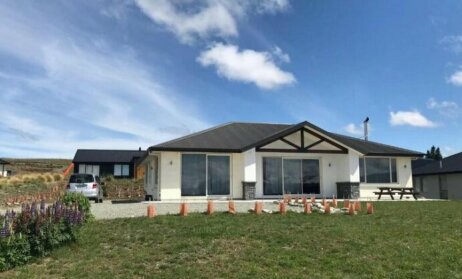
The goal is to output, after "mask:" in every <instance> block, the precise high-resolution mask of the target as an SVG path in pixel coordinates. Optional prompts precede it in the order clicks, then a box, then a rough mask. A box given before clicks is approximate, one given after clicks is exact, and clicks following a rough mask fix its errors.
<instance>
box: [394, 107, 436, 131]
mask: <svg viewBox="0 0 462 279" xmlns="http://www.w3.org/2000/svg"><path fill="white" fill-rule="evenodd" d="M390 124H391V125H392V126H404V125H408V126H414V127H421V128H434V127H438V124H437V123H435V122H433V121H431V120H429V119H427V118H426V117H425V116H423V115H422V114H421V113H420V112H418V111H417V110H414V111H397V112H390Z"/></svg>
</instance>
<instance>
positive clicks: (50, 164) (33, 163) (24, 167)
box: [5, 158, 72, 175]
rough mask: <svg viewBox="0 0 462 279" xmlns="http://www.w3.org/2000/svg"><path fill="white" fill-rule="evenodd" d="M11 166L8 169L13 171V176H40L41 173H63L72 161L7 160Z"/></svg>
mask: <svg viewBox="0 0 462 279" xmlns="http://www.w3.org/2000/svg"><path fill="white" fill-rule="evenodd" d="M5 160H6V161H8V162H10V163H11V165H7V166H6V169H8V170H11V171H13V175H24V174H39V173H62V172H63V171H64V170H65V169H66V168H67V166H69V164H71V163H72V160H71V159H14V158H5Z"/></svg>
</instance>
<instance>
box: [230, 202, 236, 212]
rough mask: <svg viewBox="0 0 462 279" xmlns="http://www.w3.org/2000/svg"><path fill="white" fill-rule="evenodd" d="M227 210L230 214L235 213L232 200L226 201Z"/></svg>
mask: <svg viewBox="0 0 462 279" xmlns="http://www.w3.org/2000/svg"><path fill="white" fill-rule="evenodd" d="M228 212H229V213H230V214H236V206H235V204H234V201H229V202H228Z"/></svg>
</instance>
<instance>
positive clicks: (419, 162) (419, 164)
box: [411, 158, 436, 172]
mask: <svg viewBox="0 0 462 279" xmlns="http://www.w3.org/2000/svg"><path fill="white" fill-rule="evenodd" d="M434 162H436V161H435V160H433V159H427V158H421V159H417V160H412V162H411V166H412V172H414V171H415V170H416V169H418V168H421V167H423V166H425V165H428V164H431V163H434Z"/></svg>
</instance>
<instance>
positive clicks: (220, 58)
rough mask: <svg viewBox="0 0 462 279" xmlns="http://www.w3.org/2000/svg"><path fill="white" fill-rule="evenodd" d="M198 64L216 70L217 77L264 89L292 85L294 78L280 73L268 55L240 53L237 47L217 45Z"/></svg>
mask: <svg viewBox="0 0 462 279" xmlns="http://www.w3.org/2000/svg"><path fill="white" fill-rule="evenodd" d="M197 61H198V62H199V63H200V64H201V65H202V66H204V67H207V66H215V68H216V69H217V73H218V75H220V76H223V77H225V78H227V79H229V80H236V81H241V82H244V83H254V84H255V85H257V86H258V87H259V88H262V89H274V88H277V87H279V86H283V85H289V84H293V83H294V82H295V81H296V80H295V77H294V76H293V74H291V73H289V72H285V71H283V70H281V69H280V68H279V67H278V66H277V65H276V64H275V62H274V60H273V56H272V55H271V54H270V53H268V52H258V51H254V50H250V49H245V50H241V51H240V50H239V49H238V47H237V46H235V45H225V44H222V43H216V44H214V45H213V46H212V47H210V48H209V49H207V50H205V51H203V52H202V53H201V54H200V55H199V57H198V58H197Z"/></svg>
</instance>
